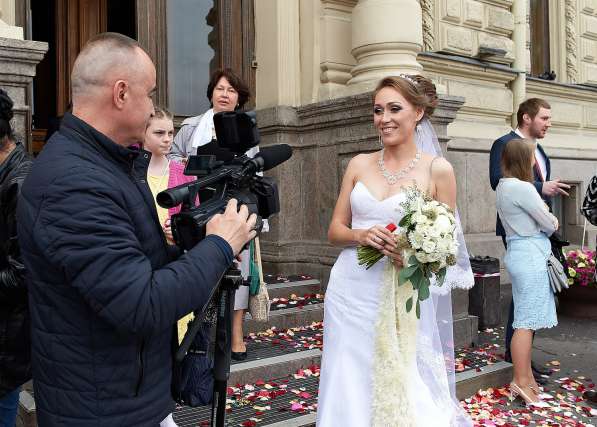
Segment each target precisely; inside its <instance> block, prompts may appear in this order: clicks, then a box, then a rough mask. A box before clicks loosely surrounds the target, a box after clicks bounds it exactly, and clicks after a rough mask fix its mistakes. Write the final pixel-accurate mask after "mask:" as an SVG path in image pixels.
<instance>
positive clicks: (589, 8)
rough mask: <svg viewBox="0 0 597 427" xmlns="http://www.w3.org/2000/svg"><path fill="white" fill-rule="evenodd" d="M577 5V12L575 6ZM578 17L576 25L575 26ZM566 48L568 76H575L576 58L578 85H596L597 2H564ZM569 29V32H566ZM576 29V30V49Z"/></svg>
mask: <svg viewBox="0 0 597 427" xmlns="http://www.w3.org/2000/svg"><path fill="white" fill-rule="evenodd" d="M576 3H578V10H577V9H576V7H575V4H576ZM577 16H578V25H576V24H575V22H576V20H577ZM566 17H567V18H569V19H570V20H569V22H570V23H568V22H567V26H566V36H567V37H566V48H567V50H568V57H567V66H568V74H569V75H570V73H573V74H574V75H576V69H575V67H576V66H577V63H576V56H577V55H578V58H579V59H580V69H579V70H578V76H579V81H578V83H590V84H597V2H595V1H592V0H580V1H578V2H576V1H571V0H566ZM568 27H570V31H568ZM576 28H578V45H579V46H578V49H577V36H576ZM577 52H578V53H577Z"/></svg>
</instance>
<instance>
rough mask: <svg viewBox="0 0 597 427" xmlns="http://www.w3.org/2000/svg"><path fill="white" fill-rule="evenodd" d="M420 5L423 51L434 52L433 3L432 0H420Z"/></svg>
mask: <svg viewBox="0 0 597 427" xmlns="http://www.w3.org/2000/svg"><path fill="white" fill-rule="evenodd" d="M420 3H421V13H422V16H423V50H424V51H426V52H430V51H433V50H435V34H434V33H435V28H434V19H433V16H434V15H433V14H434V10H433V3H434V2H433V0H420Z"/></svg>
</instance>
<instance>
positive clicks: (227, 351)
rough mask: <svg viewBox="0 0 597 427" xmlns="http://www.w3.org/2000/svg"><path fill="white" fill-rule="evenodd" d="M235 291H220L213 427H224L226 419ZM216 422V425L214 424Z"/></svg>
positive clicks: (230, 289) (226, 287) (232, 289)
mask: <svg viewBox="0 0 597 427" xmlns="http://www.w3.org/2000/svg"><path fill="white" fill-rule="evenodd" d="M234 292H235V289H234V288H233V287H230V286H223V287H222V289H221V290H220V304H219V307H218V318H217V322H216V347H215V351H214V380H215V381H214V393H213V399H214V403H215V405H216V417H215V419H214V418H213V410H212V426H216V427H224V423H225V419H226V388H227V385H228V377H229V375H230V355H231V352H232V308H233V307H234ZM214 421H215V424H214Z"/></svg>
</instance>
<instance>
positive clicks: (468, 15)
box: [435, 0, 514, 64]
mask: <svg viewBox="0 0 597 427" xmlns="http://www.w3.org/2000/svg"><path fill="white" fill-rule="evenodd" d="M437 3H438V6H437V11H436V13H435V16H436V19H438V20H439V32H438V34H437V43H436V46H435V49H437V50H441V51H443V52H450V53H455V54H458V55H465V56H470V57H476V56H477V55H478V53H479V48H480V47H488V48H497V49H503V50H505V51H506V55H505V57H503V58H492V59H491V61H493V62H501V63H505V64H510V63H512V61H513V60H514V43H513V42H512V31H513V30H514V17H513V15H512V13H511V12H510V8H511V6H512V0H439V1H438V2H437Z"/></svg>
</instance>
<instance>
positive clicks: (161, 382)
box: [18, 33, 256, 427]
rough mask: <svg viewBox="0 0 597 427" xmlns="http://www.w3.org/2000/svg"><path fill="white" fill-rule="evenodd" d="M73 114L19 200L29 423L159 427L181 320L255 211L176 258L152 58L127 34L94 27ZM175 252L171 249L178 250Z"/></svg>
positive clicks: (234, 216)
mask: <svg viewBox="0 0 597 427" xmlns="http://www.w3.org/2000/svg"><path fill="white" fill-rule="evenodd" d="M71 81H72V96H73V112H72V114H70V113H67V114H65V116H64V119H63V121H62V125H61V127H60V130H59V131H58V132H57V133H55V134H54V135H53V136H52V138H51V139H50V141H49V142H48V144H47V145H46V146H45V147H44V150H43V151H42V153H41V154H40V155H39V157H38V158H37V159H36V162H35V164H34V166H33V168H32V170H31V173H30V175H29V177H28V178H27V179H26V181H25V184H24V186H23V191H22V197H21V200H20V202H19V207H18V218H19V239H20V241H21V249H22V253H23V259H24V261H25V265H26V267H27V279H28V284H29V288H30V310H31V322H32V342H33V346H32V365H33V379H34V387H35V400H36V409H37V420H38V424H39V425H40V427H45V426H58V425H60V426H77V427H88V426H89V427H90V426H94V427H96V426H157V425H159V424H160V423H161V421H162V420H164V419H165V418H166V417H167V416H168V414H169V413H170V412H172V410H173V408H174V405H173V401H172V398H171V397H170V384H171V375H172V348H173V347H172V346H173V343H174V342H175V336H174V331H175V324H176V321H177V319H179V318H181V317H183V316H184V315H186V314H187V313H189V312H191V311H192V310H194V309H196V308H198V307H201V306H203V305H204V304H205V303H206V301H207V298H208V295H209V294H210V292H211V290H212V289H213V288H214V286H216V284H217V283H218V281H219V279H220V278H221V276H222V275H223V273H224V272H225V271H226V269H227V268H228V267H229V266H230V265H231V263H232V261H233V257H234V255H235V254H237V253H238V252H239V251H240V250H241V248H242V247H243V246H244V245H245V244H246V242H248V241H249V240H250V239H252V238H253V237H254V236H255V231H254V230H253V227H254V226H255V220H256V218H255V216H254V215H251V216H250V217H249V215H248V210H247V208H246V206H242V207H241V208H240V210H238V211H237V205H236V201H231V202H230V203H229V205H228V207H227V209H226V212H225V213H224V214H222V215H216V216H214V217H213V218H212V219H211V220H210V222H209V223H208V225H207V237H206V238H205V239H203V240H202V241H201V242H200V243H199V244H197V245H196V246H195V247H194V248H192V249H191V250H189V251H188V252H186V253H185V254H184V255H182V256H180V257H178V259H175V256H174V255H175V254H173V253H172V251H171V250H170V248H171V247H169V245H168V244H167V242H166V239H165V237H164V235H163V233H162V229H161V226H160V224H159V222H158V217H157V212H156V209H155V204H154V201H153V198H152V195H151V192H150V190H149V187H148V186H147V183H146V174H147V166H148V163H149V153H146V152H139V151H136V150H134V149H132V148H129V147H130V146H131V145H133V144H137V143H139V142H141V141H142V140H143V137H144V133H145V126H146V123H147V121H148V119H149V118H150V116H151V114H152V113H153V103H152V100H151V97H152V95H153V93H154V90H155V67H154V66H153V63H152V62H151V59H150V58H149V56H148V55H147V54H146V53H145V52H144V51H143V50H142V49H141V48H140V47H139V45H138V44H137V43H136V42H135V41H134V40H132V39H129V38H128V37H126V36H122V35H120V34H114V33H105V34H100V35H99V36H96V37H95V38H94V39H92V40H91V41H90V42H89V43H88V44H87V45H86V47H85V48H84V49H83V50H82V51H81V53H80V54H79V56H78V57H77V59H76V61H75V64H74V66H73V71H72V76H71ZM176 255H177V254H176Z"/></svg>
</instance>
